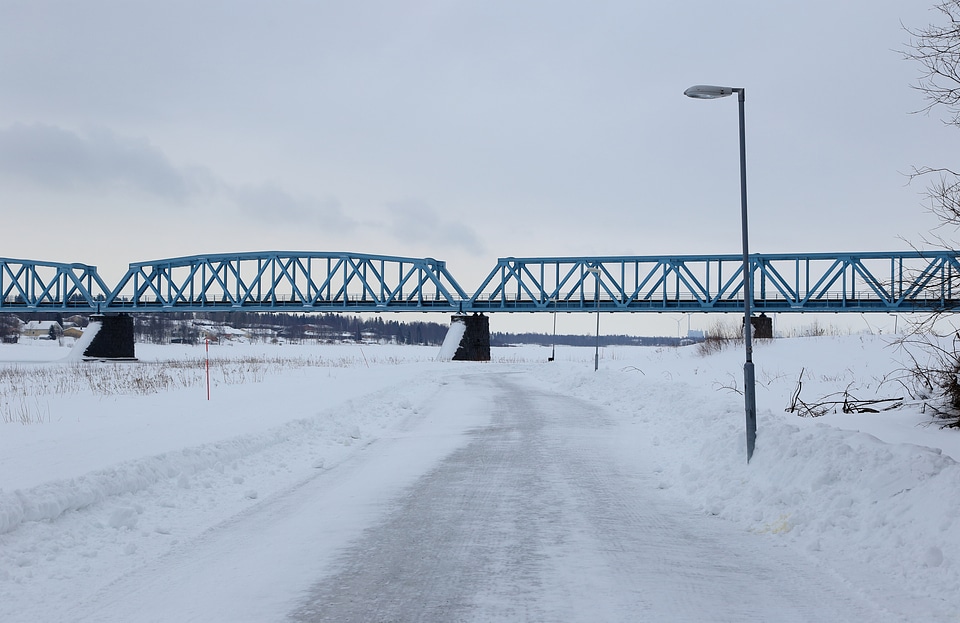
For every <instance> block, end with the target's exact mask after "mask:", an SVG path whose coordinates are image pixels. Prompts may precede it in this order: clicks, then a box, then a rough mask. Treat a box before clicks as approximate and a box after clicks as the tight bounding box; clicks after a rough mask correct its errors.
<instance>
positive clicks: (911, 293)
mask: <svg viewBox="0 0 960 623" xmlns="http://www.w3.org/2000/svg"><path fill="white" fill-rule="evenodd" d="M750 267H751V275H752V282H753V308H754V309H755V310H756V311H757V312H758V313H760V312H771V313H773V312H777V313H783V312H797V313H802V312H929V311H943V310H950V309H954V308H956V307H957V305H958V304H960V292H958V289H960V253H958V252H954V251H931V252H917V251H907V252H879V253H877V252H874V253H836V254H830V253H818V254H776V255H771V254H756V255H752V256H751V257H750ZM743 295H744V287H743V260H742V256H737V255H723V256H623V257H553V258H501V259H500V260H499V261H498V262H497V265H496V266H495V267H494V268H493V270H491V272H490V273H489V275H488V276H487V278H486V279H485V280H484V281H483V283H482V284H481V286H480V287H479V288H478V289H477V290H476V292H475V293H474V294H472V295H470V294H467V293H466V291H464V290H463V288H461V287H460V285H459V284H458V283H457V281H456V280H455V279H454V278H453V275H452V274H450V272H449V271H448V270H447V268H446V264H445V263H444V262H441V261H437V260H434V259H432V258H422V259H421V258H403V257H394V256H376V255H363V254H345V253H320V252H276V251H271V252H263V253H246V254H218V255H206V256H190V257H182V258H173V259H165V260H158V261H154V262H141V263H136V264H131V265H130V267H129V269H128V271H127V273H126V274H125V275H124V277H123V278H122V279H121V280H120V282H119V283H118V284H117V285H116V286H115V287H114V288H108V287H107V285H106V284H105V283H104V281H103V280H102V279H101V278H100V277H99V275H98V274H97V270H96V268H95V267H93V266H88V265H85V264H59V263H51V262H37V261H32V260H18V259H10V258H0V312H17V311H20V312H25V311H55V310H62V311H71V312H76V313H82V312H101V313H106V312H121V311H122V312H173V311H194V312H202V311H239V310H243V311H263V312H279V311H284V312H309V311H322V312H405V311H415V312H429V311H436V312H463V313H472V312H484V313H492V312H553V311H563V312H593V311H597V310H599V311H602V312H628V313H634V312H731V311H739V310H741V309H743Z"/></svg>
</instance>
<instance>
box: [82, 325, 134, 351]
mask: <svg viewBox="0 0 960 623" xmlns="http://www.w3.org/2000/svg"><path fill="white" fill-rule="evenodd" d="M90 321H91V322H99V323H100V330H99V331H97V334H96V335H95V336H94V337H93V341H92V342H90V344H89V346H87V348H86V350H84V351H83V357H84V359H110V360H116V361H134V360H136V358H137V356H136V353H135V352H134V348H133V317H132V316H130V315H129V314H117V315H116V316H103V315H95V316H91V317H90Z"/></svg>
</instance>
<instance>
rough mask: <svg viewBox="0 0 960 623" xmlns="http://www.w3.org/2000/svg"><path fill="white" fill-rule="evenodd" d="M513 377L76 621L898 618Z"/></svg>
mask: <svg viewBox="0 0 960 623" xmlns="http://www.w3.org/2000/svg"><path fill="white" fill-rule="evenodd" d="M524 380H525V379H524V377H523V376H518V375H511V374H507V373H484V374H473V375H463V376H455V377H449V380H448V381H447V382H446V383H445V384H444V385H443V386H442V387H441V389H440V395H438V396H435V397H434V399H433V400H432V401H431V404H433V407H424V408H423V409H422V410H420V411H419V412H418V413H417V414H415V415H413V416H412V417H411V418H410V419H409V420H408V421H407V422H405V423H404V425H402V426H401V428H400V429H399V430H397V431H395V432H394V433H392V434H390V435H388V436H387V437H384V438H382V439H381V440H379V441H376V442H374V443H372V444H370V445H369V446H367V447H366V448H365V449H363V450H362V451H359V452H357V453H355V454H354V455H353V456H352V457H351V458H350V459H349V460H347V461H346V462H344V463H342V464H340V465H338V466H336V467H335V468H332V469H329V470H323V471H318V472H317V473H316V475H315V476H312V477H310V478H308V479H307V480H304V481H303V482H301V483H300V484H298V485H297V486H295V487H292V488H290V489H289V490H286V491H283V492H281V493H279V494H275V495H273V496H271V497H270V498H269V499H264V500H263V501H262V503H259V504H257V505H256V506H254V507H252V508H250V509H248V510H247V511H245V512H242V513H240V514H239V515H237V516H235V517H233V518H232V519H231V520H229V521H227V522H224V523H223V524H221V525H218V526H216V527H215V528H212V529H210V530H208V531H207V532H206V533H204V534H203V535H202V536H201V537H200V538H197V539H193V540H191V541H189V542H185V543H183V544H181V545H180V546H179V547H177V548H175V549H174V551H172V552H171V553H170V554H168V555H166V556H164V557H162V558H161V559H159V560H157V561H155V562H154V563H153V564H151V565H149V566H148V567H146V568H141V569H138V570H136V571H134V572H132V573H130V574H127V575H125V576H124V577H122V578H121V579H119V580H117V581H116V582H114V583H113V584H111V585H110V586H107V587H105V588H103V589H102V590H100V592H99V593H97V594H96V595H94V596H92V597H91V598H90V599H88V600H87V601H85V603H83V604H81V605H80V608H79V609H78V610H76V611H74V612H73V613H72V615H73V616H71V620H82V621H98V622H106V621H125V622H129V621H179V622H185V621H257V622H263V621H298V622H314V621H358V622H359V621H363V622H370V621H736V622H737V623H742V622H744V621H779V622H792V621H811V622H814V621H816V622H823V621H887V620H901V619H898V618H893V617H891V616H890V615H887V614H886V613H885V612H884V611H882V609H880V608H879V607H877V606H875V605H873V604H872V602H869V601H868V600H867V599H865V598H864V597H863V596H862V594H861V593H859V592H858V591H857V590H856V589H855V588H852V587H851V586H850V585H849V584H846V583H844V582H838V581H837V578H836V577H833V576H831V574H829V573H827V572H825V571H823V570H822V569H818V568H816V567H815V566H814V565H813V564H812V563H810V562H808V561H807V560H806V559H805V558H804V557H803V556H798V554H797V552H796V551H795V550H793V549H791V548H787V547H783V546H779V547H778V546H777V545H776V540H772V539H770V538H765V537H764V536H763V535H757V534H753V533H750V532H746V531H744V530H743V529H742V528H741V527H738V526H737V525H736V524H733V523H729V522H725V521H722V520H719V519H717V518H715V517H711V516H709V515H705V514H703V513H702V511H695V510H694V509H692V508H688V507H685V506H683V505H681V504H680V503H678V502H677V501H675V500H673V499H672V498H671V497H670V496H669V495H667V494H666V493H665V492H663V491H661V490H660V489H659V488H658V483H657V480H656V469H655V468H653V467H651V466H645V465H644V460H643V457H638V456H636V450H635V444H633V443H631V442H630V440H629V439H625V438H623V437H622V436H619V435H617V428H616V423H615V420H614V419H613V418H611V417H610V416H609V414H608V413H606V412H604V410H603V409H602V408H600V407H597V406H595V405H593V404H590V403H587V402H583V401H579V400H576V399H574V398H570V397H566V396H560V395H555V394H553V393H549V392H545V391H540V390H531V389H530V388H529V387H527V386H525V383H524ZM291 578H296V580H291ZM845 591H846V592H845Z"/></svg>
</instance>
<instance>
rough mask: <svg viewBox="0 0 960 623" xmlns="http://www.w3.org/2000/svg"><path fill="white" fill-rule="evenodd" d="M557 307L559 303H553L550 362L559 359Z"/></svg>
mask: <svg viewBox="0 0 960 623" xmlns="http://www.w3.org/2000/svg"><path fill="white" fill-rule="evenodd" d="M557 305H558V301H556V300H554V302H553V345H552V347H551V348H550V361H553V360H554V359H556V357H557Z"/></svg>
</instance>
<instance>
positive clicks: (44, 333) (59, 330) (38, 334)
mask: <svg viewBox="0 0 960 623" xmlns="http://www.w3.org/2000/svg"><path fill="white" fill-rule="evenodd" d="M20 335H22V336H24V337H34V338H45V337H50V336H51V335H54V336H55V337H60V336H62V335H63V327H61V326H60V323H59V322H57V321H56V320H31V321H30V322H28V323H27V324H25V325H23V327H22V328H21V329H20Z"/></svg>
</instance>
